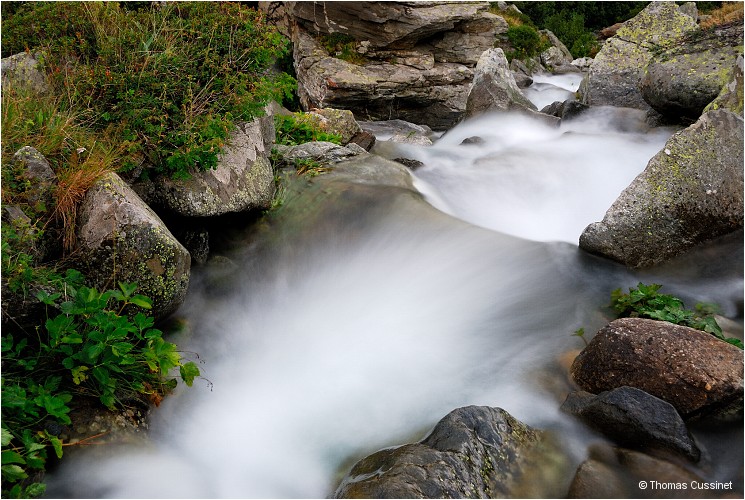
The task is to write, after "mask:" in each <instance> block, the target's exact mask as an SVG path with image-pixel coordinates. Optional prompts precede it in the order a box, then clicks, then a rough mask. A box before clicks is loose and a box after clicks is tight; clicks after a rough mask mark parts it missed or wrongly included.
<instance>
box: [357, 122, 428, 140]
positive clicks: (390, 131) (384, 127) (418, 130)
mask: <svg viewBox="0 0 745 500" xmlns="http://www.w3.org/2000/svg"><path fill="white" fill-rule="evenodd" d="M359 123H360V127H362V130H363V131H365V132H368V133H370V134H373V135H374V136H375V137H377V138H378V139H380V140H387V139H390V138H391V137H393V136H394V135H396V134H406V135H408V134H411V133H414V134H416V135H420V136H424V137H429V136H430V135H431V134H432V129H431V128H429V127H428V126H426V125H417V124H415V123H410V122H407V121H405V120H382V121H363V122H359Z"/></svg>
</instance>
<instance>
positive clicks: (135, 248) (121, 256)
mask: <svg viewBox="0 0 745 500" xmlns="http://www.w3.org/2000/svg"><path fill="white" fill-rule="evenodd" d="M77 241H78V254H79V263H80V266H81V267H83V269H84V270H85V274H86V276H87V277H88V279H89V281H90V282H91V283H92V284H93V285H94V286H95V287H97V288H98V289H99V290H103V289H107V288H113V287H116V286H117V282H129V283H136V284H137V285H138V289H137V290H138V293H141V294H143V295H146V296H148V297H150V298H151V299H152V300H153V309H152V313H153V315H154V316H156V317H164V316H167V315H168V314H170V313H172V312H173V311H175V310H176V309H177V308H178V307H179V305H181V303H182V302H183V301H184V297H185V296H186V290H187V288H188V286H189V273H190V266H191V258H190V256H189V252H187V251H186V249H185V248H184V247H183V246H182V245H181V244H180V243H179V242H178V241H177V240H176V239H175V238H174V237H173V235H172V234H171V232H170V231H169V230H168V228H167V227H166V226H165V224H163V222H162V221H161V220H160V218H159V217H158V216H157V215H156V214H155V212H153V210H152V209H151V208H150V207H149V206H147V205H146V204H145V203H144V202H143V201H142V200H141V199H140V197H139V196H137V194H136V193H135V192H134V191H133V190H132V189H131V188H130V187H129V186H128V185H127V184H126V183H125V182H124V181H123V180H122V179H121V178H120V177H119V176H118V175H116V174H114V173H109V174H106V175H105V176H103V177H102V178H101V179H99V180H98V181H97V182H96V183H95V184H94V185H93V186H92V187H91V188H90V189H89V190H88V192H87V193H86V195H85V198H84V200H83V202H82V204H81V206H80V208H79V209H78V221H77Z"/></svg>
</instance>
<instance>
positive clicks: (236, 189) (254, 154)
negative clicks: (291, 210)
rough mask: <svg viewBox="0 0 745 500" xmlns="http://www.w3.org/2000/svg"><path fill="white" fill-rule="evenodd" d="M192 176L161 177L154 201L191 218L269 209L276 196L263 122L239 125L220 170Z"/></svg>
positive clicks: (224, 155) (224, 149) (221, 157)
mask: <svg viewBox="0 0 745 500" xmlns="http://www.w3.org/2000/svg"><path fill="white" fill-rule="evenodd" d="M190 175H191V177H190V178H189V179H170V178H167V177H165V176H162V177H159V178H157V179H156V180H155V181H154V182H155V191H154V193H153V194H154V196H155V200H154V201H155V202H157V203H158V204H160V205H162V206H164V207H166V208H168V209H169V210H171V211H173V212H176V213H178V214H180V215H185V216H189V217H208V216H214V215H222V214H226V213H233V212H245V211H249V210H256V209H264V208H268V207H269V205H270V204H271V201H272V197H273V196H274V189H275V188H274V174H273V172H272V166H271V164H270V163H269V159H268V158H267V150H266V148H265V145H264V132H263V131H262V126H261V120H260V119H255V120H254V121H252V122H248V123H239V124H238V125H237V126H236V129H235V130H234V131H233V132H232V133H231V137H230V139H229V141H228V144H227V145H226V146H225V147H224V148H223V150H222V151H221V153H220V155H219V158H218V164H217V168H215V169H212V170H208V171H201V170H197V169H192V170H191V171H190Z"/></svg>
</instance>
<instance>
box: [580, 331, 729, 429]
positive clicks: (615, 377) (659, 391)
mask: <svg viewBox="0 0 745 500" xmlns="http://www.w3.org/2000/svg"><path fill="white" fill-rule="evenodd" d="M571 373H572V377H573V379H574V381H575V382H576V383H577V385H579V387H581V388H582V389H583V390H585V391H588V392H591V393H594V394H598V393H601V392H604V391H610V390H612V389H616V388H618V387H622V386H630V387H636V388H637V389H641V390H643V391H645V392H647V393H649V394H651V395H653V396H656V397H658V398H660V399H662V400H663V401H667V402H668V403H670V404H671V405H673V406H674V407H675V408H676V410H677V411H678V412H679V413H680V414H681V415H682V416H683V418H685V419H686V420H689V419H691V418H720V419H726V418H733V417H735V418H737V416H738V415H739V418H742V410H743V363H742V350H740V349H738V348H737V347H735V346H733V345H731V344H728V343H726V342H724V341H722V340H719V339H717V338H716V337H714V336H713V335H711V334H709V333H705V332H702V331H700V330H695V329H693V328H689V327H686V326H680V325H674V324H672V323H667V322H665V321H656V320H651V319H642V318H623V319H617V320H615V321H612V322H611V323H610V324H608V325H607V326H605V327H604V328H602V329H601V330H600V331H599V332H598V333H597V334H596V335H595V337H593V339H592V340H591V341H590V343H589V345H588V346H587V347H586V348H585V349H584V350H582V352H581V353H580V354H579V356H577V358H576V359H575V360H574V363H573V364H572V368H571Z"/></svg>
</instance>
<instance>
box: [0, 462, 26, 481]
mask: <svg viewBox="0 0 745 500" xmlns="http://www.w3.org/2000/svg"><path fill="white" fill-rule="evenodd" d="M2 472H3V481H10V482H15V481H20V480H21V479H26V478H27V477H28V474H26V471H24V470H23V469H22V468H21V467H20V466H18V465H3V466H2Z"/></svg>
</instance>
